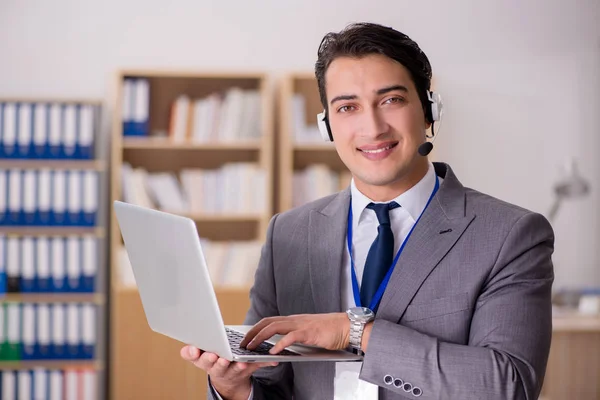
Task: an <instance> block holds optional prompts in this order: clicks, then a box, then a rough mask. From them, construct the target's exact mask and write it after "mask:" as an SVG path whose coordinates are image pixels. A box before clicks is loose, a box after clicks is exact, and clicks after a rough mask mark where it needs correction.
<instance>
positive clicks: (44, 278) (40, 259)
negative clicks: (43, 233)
mask: <svg viewBox="0 0 600 400" xmlns="http://www.w3.org/2000/svg"><path fill="white" fill-rule="evenodd" d="M51 254H52V253H51V252H50V240H49V239H48V238H45V237H39V238H37V239H36V249H35V256H36V261H35V278H36V279H35V291H36V292H38V293H49V292H51V291H52V269H51V260H52V258H51ZM42 267H43V269H44V274H42V272H41V271H42Z"/></svg>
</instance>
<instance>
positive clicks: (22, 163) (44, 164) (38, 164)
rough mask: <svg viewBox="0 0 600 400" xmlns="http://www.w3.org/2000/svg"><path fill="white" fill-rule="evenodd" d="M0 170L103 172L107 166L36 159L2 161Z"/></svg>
mask: <svg viewBox="0 0 600 400" xmlns="http://www.w3.org/2000/svg"><path fill="white" fill-rule="evenodd" d="M0 168H4V169H6V168H23V169H27V168H29V169H37V168H52V169H87V170H90V169H92V170H96V171H103V170H104V169H105V168H106V165H105V163H104V162H102V161H98V160H60V159H52V160H35V159H27V160H24V159H8V158H2V159H0Z"/></svg>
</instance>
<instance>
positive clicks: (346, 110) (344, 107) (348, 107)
mask: <svg viewBox="0 0 600 400" xmlns="http://www.w3.org/2000/svg"><path fill="white" fill-rule="evenodd" d="M352 109H353V107H352V106H341V107H340V108H338V112H348V111H352Z"/></svg>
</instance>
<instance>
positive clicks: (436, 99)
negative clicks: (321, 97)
mask: <svg viewBox="0 0 600 400" xmlns="http://www.w3.org/2000/svg"><path fill="white" fill-rule="evenodd" d="M427 100H428V101H429V107H426V108H425V118H427V120H428V121H429V122H431V135H430V136H427V138H428V139H432V138H433V140H432V141H431V142H427V141H426V142H425V143H423V144H422V145H421V146H419V154H420V155H422V156H426V155H428V154H429V153H431V150H433V142H435V138H434V136H435V133H434V131H433V125H434V124H435V122H437V121H441V120H442V114H443V111H444V107H443V102H442V96H440V94H439V93H435V92H432V91H430V90H428V91H427ZM440 124H441V122H440ZM317 125H318V127H319V132H320V133H321V136H322V137H323V140H325V141H326V142H333V135H332V133H331V127H330V126H329V118H327V113H326V111H325V110H323V112H321V113H319V114H317ZM438 133H439V128H438Z"/></svg>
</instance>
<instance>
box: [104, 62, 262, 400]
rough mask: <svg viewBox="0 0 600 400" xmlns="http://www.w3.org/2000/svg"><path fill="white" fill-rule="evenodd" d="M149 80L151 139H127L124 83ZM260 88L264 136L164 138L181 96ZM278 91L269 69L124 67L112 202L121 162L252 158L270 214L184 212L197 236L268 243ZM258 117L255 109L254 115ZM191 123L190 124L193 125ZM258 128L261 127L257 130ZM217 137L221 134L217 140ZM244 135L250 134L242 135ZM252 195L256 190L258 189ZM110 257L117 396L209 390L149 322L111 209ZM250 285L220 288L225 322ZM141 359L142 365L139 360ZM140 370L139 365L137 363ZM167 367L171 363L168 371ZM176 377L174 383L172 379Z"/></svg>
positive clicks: (192, 165)
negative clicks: (127, 276) (122, 268)
mask: <svg viewBox="0 0 600 400" xmlns="http://www.w3.org/2000/svg"><path fill="white" fill-rule="evenodd" d="M127 78H144V79H147V82H148V88H149V95H150V98H149V103H148V112H149V119H148V132H149V134H150V135H151V136H149V137H124V136H123V119H122V115H121V113H122V110H123V107H122V98H123V85H122V83H123V80H124V79H127ZM233 87H237V88H239V89H242V90H257V91H258V92H259V93H260V98H261V104H260V111H261V112H260V128H257V129H260V133H261V134H262V136H261V137H260V138H256V139H252V138H247V139H245V141H239V140H235V141H227V142H209V143H194V142H193V141H192V140H190V139H188V140H187V141H185V142H175V141H173V140H172V139H171V138H169V137H165V136H164V132H168V131H169V127H170V126H171V123H170V115H171V110H172V106H173V103H174V101H176V99H178V98H179V96H181V95H187V96H188V97H189V98H190V99H191V100H193V101H197V100H199V99H202V98H205V97H206V96H211V95H214V94H224V93H226V92H227V90H228V89H231V88H233ZM272 92H273V90H272V88H271V87H270V82H269V78H268V76H267V75H266V74H263V73H244V72H242V73H238V72H222V71H219V72H210V71H209V72H198V71H189V70H187V71H186V70H183V71H182V70H121V71H119V72H118V73H117V74H116V90H115V96H116V97H115V99H114V100H115V102H114V104H113V107H114V110H115V115H114V118H113V125H112V133H111V135H112V140H111V142H112V151H111V158H112V159H111V164H110V170H111V178H110V181H111V196H112V197H111V199H110V201H114V200H121V199H122V187H121V185H122V176H121V172H122V166H123V165H124V163H127V164H129V165H130V166H131V167H132V168H141V169H143V170H145V171H146V172H147V173H153V172H171V173H174V174H175V175H177V174H179V173H181V172H182V171H183V170H184V169H203V170H209V169H218V168H221V167H223V166H224V165H226V164H230V163H253V164H255V165H257V166H259V167H260V168H261V169H262V170H263V171H264V172H265V179H266V187H265V188H264V189H265V196H266V202H265V203H266V204H265V212H257V213H254V212H253V213H237V214H235V213H193V212H190V213H181V212H175V213H174V214H178V215H182V216H185V217H188V218H190V219H192V220H193V221H194V222H195V224H196V227H197V229H198V234H199V235H200V236H201V237H203V238H206V239H208V240H211V241H226V242H230V241H238V240H239V241H257V240H264V238H265V236H266V231H267V227H268V223H269V221H270V218H271V216H272V213H273V211H274V210H273V206H272V197H273V188H272V181H273V179H272V174H273V146H274V143H273V139H274V138H273V128H274V124H273V121H274V119H273V115H272V107H273V105H272V103H271V102H272ZM253 115H256V114H253ZM188 123H189V122H188ZM256 133H258V131H256ZM217 139H218V137H217ZM242 140H243V139H242ZM251 189H252V190H250V192H252V191H253V190H255V188H254V187H252V188H251ZM111 222H112V226H111V230H110V257H111V268H112V273H111V276H112V279H111V281H110V282H109V283H108V284H109V287H110V290H111V301H110V303H111V305H110V320H111V323H110V327H111V329H110V343H111V346H110V351H111V364H110V368H109V370H110V383H111V387H110V388H109V393H110V396H109V397H110V398H115V399H121V398H123V399H125V398H150V397H152V398H182V399H183V398H192V397H197V396H198V393H206V385H205V383H206V382H205V379H203V377H202V376H199V375H198V369H197V368H195V367H194V368H190V365H189V364H186V363H182V362H181V357H180V356H179V348H180V346H181V343H179V342H177V341H175V340H172V339H170V338H168V337H166V336H164V335H160V334H158V333H156V332H153V331H152V330H151V329H150V327H149V326H148V321H147V319H146V316H145V313H144V310H143V307H142V304H141V299H140V295H139V292H138V289H137V287H135V286H133V287H131V286H124V285H123V283H122V282H121V281H120V277H121V276H122V274H121V273H120V272H119V270H118V268H119V262H120V261H119V260H120V258H119V257H120V256H121V255H122V251H123V247H122V246H123V243H122V235H121V232H120V231H119V229H118V223H117V221H116V215H115V212H114V210H113V211H111ZM248 291H249V288H246V287H244V288H242V287H240V288H237V287H235V288H234V287H232V288H217V289H216V293H217V296H218V298H219V305H220V307H221V312H222V314H223V317H224V320H225V321H226V322H234V323H241V322H242V321H243V318H244V315H245V314H246V312H247V309H248V306H249V304H248V303H249V300H248ZM140 360H143V362H142V363H141V364H140ZM134 365H135V366H136V367H135V368H132V367H133V366H134ZM165 366H167V368H165ZM165 382H170V383H165Z"/></svg>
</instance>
